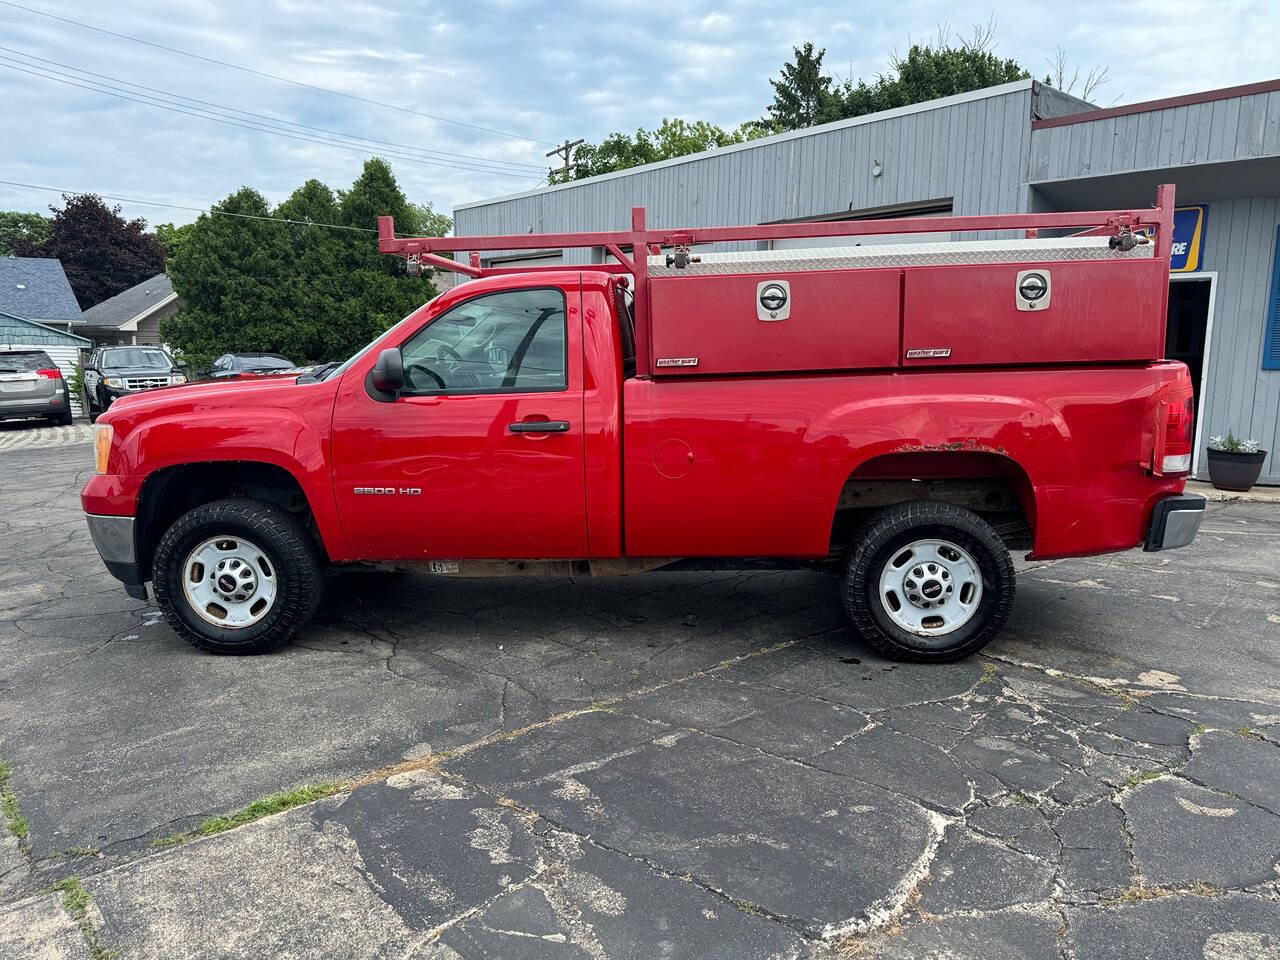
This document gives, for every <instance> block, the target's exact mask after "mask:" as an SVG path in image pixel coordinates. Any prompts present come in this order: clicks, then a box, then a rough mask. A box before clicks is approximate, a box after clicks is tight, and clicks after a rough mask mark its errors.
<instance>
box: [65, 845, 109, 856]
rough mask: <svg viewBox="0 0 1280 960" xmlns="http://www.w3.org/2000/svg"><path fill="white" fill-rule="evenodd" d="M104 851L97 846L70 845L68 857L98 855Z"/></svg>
mask: <svg viewBox="0 0 1280 960" xmlns="http://www.w3.org/2000/svg"><path fill="white" fill-rule="evenodd" d="M100 853H102V851H101V850H99V849H98V848H97V847H68V848H67V856H68V857H96V856H97V855H98V854H100Z"/></svg>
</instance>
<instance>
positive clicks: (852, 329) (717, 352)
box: [649, 269, 901, 377]
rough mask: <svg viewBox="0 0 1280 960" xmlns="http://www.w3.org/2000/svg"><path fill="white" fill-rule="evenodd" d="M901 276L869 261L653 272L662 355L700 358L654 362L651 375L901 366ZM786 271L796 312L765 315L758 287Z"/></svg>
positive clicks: (656, 342)
mask: <svg viewBox="0 0 1280 960" xmlns="http://www.w3.org/2000/svg"><path fill="white" fill-rule="evenodd" d="M900 275H901V271H900V270H897V269H891V270H875V269H872V270H815V271H811V272H805V273H787V274H760V273H751V274H736V275H728V276H688V277H671V276H664V277H654V278H653V279H651V280H650V281H649V298H650V306H649V309H650V311H651V312H652V315H653V333H652V337H653V346H652V351H653V356H654V359H655V361H656V360H658V359H661V358H663V357H690V358H697V360H698V364H697V366H696V367H695V366H690V367H658V366H656V364H655V366H654V370H653V372H654V375H655V376H664V377H665V376H705V375H707V374H717V373H758V372H765V371H773V372H777V371H787V370H859V369H867V368H875V367H893V366H897V362H898V319H899V312H900V311H899V306H898V304H899V299H900V298H899V293H900V291H899V285H900ZM779 277H781V278H783V279H786V280H787V282H788V283H789V284H790V286H791V297H790V303H789V304H788V306H789V307H790V308H791V310H790V313H791V315H790V316H789V317H788V318H787V319H785V320H774V321H765V322H762V321H761V320H760V319H759V318H758V315H757V311H756V302H757V298H756V288H757V287H758V286H759V284H760V282H761V281H762V280H764V279H777V278H779Z"/></svg>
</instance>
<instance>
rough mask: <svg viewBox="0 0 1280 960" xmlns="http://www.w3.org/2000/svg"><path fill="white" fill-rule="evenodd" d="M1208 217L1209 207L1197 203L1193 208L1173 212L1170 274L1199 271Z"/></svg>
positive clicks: (1177, 209)
mask: <svg viewBox="0 0 1280 960" xmlns="http://www.w3.org/2000/svg"><path fill="white" fill-rule="evenodd" d="M1208 217H1209V207H1208V206H1207V205H1206V204H1203V203H1197V204H1196V205H1195V206H1193V207H1178V208H1176V209H1175V210H1174V211H1173V248H1172V255H1171V256H1170V258H1169V272H1170V273H1191V272H1192V271H1195V270H1199V269H1200V264H1201V262H1202V261H1203V260H1204V222H1205V220H1206V219H1208Z"/></svg>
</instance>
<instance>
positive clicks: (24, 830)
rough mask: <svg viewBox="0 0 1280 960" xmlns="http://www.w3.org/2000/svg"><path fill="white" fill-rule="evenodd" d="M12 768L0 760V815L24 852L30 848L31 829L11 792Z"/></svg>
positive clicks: (16, 796)
mask: <svg viewBox="0 0 1280 960" xmlns="http://www.w3.org/2000/svg"><path fill="white" fill-rule="evenodd" d="M12 775H13V768H12V767H10V766H9V764H7V763H5V762H4V761H3V760H0V815H3V816H4V822H5V826H7V827H8V828H9V832H10V833H12V834H13V835H14V836H15V837H17V838H18V846H20V847H21V848H22V849H23V850H24V851H26V850H27V849H28V848H29V847H30V846H31V827H29V826H28V825H27V820H26V818H25V817H24V816H23V815H22V810H21V808H20V807H19V806H18V795H17V794H15V793H14V792H13V784H12V783H10V782H9V781H10V777H11V776H12Z"/></svg>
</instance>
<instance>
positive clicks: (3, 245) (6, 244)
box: [0, 210, 50, 257]
mask: <svg viewBox="0 0 1280 960" xmlns="http://www.w3.org/2000/svg"><path fill="white" fill-rule="evenodd" d="M49 227H50V222H49V218H48V217H46V216H43V215H42V214H39V213H23V212H21V211H18V210H0V257H8V256H12V255H14V253H13V246H14V244H15V243H17V242H18V241H19V240H24V241H27V242H29V243H33V244H39V243H43V242H44V241H45V240H46V239H48V236H49Z"/></svg>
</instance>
